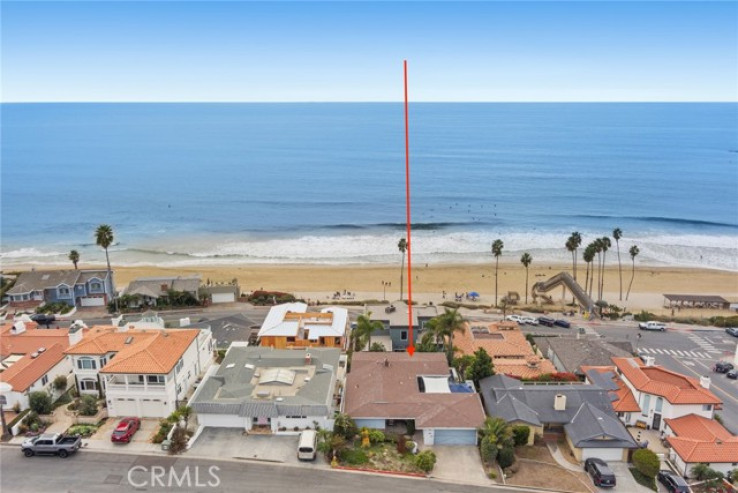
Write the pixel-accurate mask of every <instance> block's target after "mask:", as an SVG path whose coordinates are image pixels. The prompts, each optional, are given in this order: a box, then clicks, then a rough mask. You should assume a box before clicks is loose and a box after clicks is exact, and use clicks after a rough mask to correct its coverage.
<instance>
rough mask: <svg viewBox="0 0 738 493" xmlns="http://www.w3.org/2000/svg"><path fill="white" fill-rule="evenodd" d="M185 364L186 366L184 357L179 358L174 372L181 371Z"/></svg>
mask: <svg viewBox="0 0 738 493" xmlns="http://www.w3.org/2000/svg"><path fill="white" fill-rule="evenodd" d="M183 366H184V360H183V359H182V358H179V361H177V367H176V368H175V369H174V372H175V373H179V372H180V371H181V370H182V367H183Z"/></svg>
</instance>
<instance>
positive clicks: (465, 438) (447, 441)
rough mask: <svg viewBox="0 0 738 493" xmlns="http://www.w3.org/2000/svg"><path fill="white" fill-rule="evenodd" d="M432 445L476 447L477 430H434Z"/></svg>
mask: <svg viewBox="0 0 738 493" xmlns="http://www.w3.org/2000/svg"><path fill="white" fill-rule="evenodd" d="M433 444H434V445H476V444H477V430H442V429H438V428H436V430H435V438H434V439H433Z"/></svg>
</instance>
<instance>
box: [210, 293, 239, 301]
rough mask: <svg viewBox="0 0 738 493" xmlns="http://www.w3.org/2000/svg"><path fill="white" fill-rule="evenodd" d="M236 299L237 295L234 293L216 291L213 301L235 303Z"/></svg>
mask: <svg viewBox="0 0 738 493" xmlns="http://www.w3.org/2000/svg"><path fill="white" fill-rule="evenodd" d="M234 301H236V295H234V294H233V293H214V294H213V303H233V302H234Z"/></svg>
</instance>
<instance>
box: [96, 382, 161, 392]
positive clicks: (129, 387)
mask: <svg viewBox="0 0 738 493" xmlns="http://www.w3.org/2000/svg"><path fill="white" fill-rule="evenodd" d="M105 388H106V389H107V391H108V392H131V393H140V392H145V393H147V394H160V395H165V394H166V393H167V386H166V384H164V383H138V382H136V383H133V382H128V383H126V382H121V381H116V380H113V381H109V382H105Z"/></svg>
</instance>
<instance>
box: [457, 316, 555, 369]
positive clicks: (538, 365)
mask: <svg viewBox="0 0 738 493" xmlns="http://www.w3.org/2000/svg"><path fill="white" fill-rule="evenodd" d="M454 346H456V347H457V348H458V352H460V353H461V354H474V352H475V351H477V350H478V349H484V350H485V351H486V352H487V354H489V355H490V357H491V358H492V363H493V364H494V366H495V372H497V373H501V374H503V375H509V376H513V377H517V378H523V379H528V378H535V377H539V376H541V375H544V374H546V373H554V372H556V368H554V366H553V365H552V364H551V362H550V361H548V360H546V359H544V358H541V357H540V356H538V355H537V354H536V353H535V352H534V351H533V348H532V347H531V345H530V344H529V343H528V340H527V339H526V338H525V336H524V335H523V333H522V332H521V331H520V328H519V327H518V324H516V323H515V322H494V323H490V324H486V325H481V324H475V325H469V324H468V323H467V324H465V326H464V330H463V331H462V332H461V333H457V334H455V335H454Z"/></svg>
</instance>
